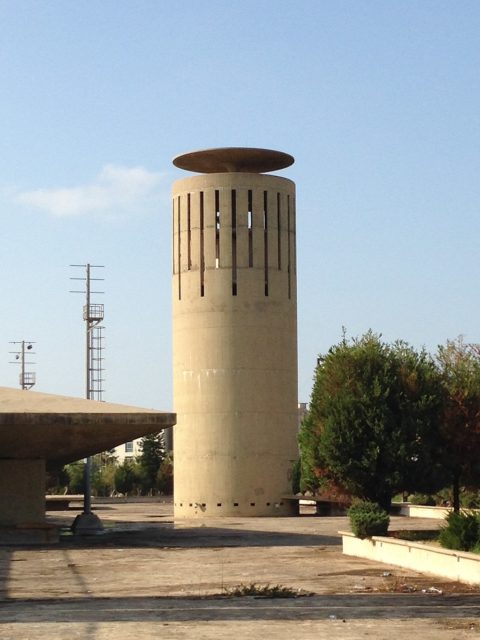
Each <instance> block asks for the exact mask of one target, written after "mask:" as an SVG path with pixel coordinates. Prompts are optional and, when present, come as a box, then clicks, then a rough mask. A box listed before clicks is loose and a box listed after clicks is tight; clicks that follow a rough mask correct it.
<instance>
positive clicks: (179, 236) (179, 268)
mask: <svg viewBox="0 0 480 640" xmlns="http://www.w3.org/2000/svg"><path fill="white" fill-rule="evenodd" d="M177 243H178V246H177V249H178V262H177V264H178V299H179V300H181V299H182V227H181V219H180V196H178V200H177Z"/></svg>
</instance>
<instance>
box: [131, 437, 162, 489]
mask: <svg viewBox="0 0 480 640" xmlns="http://www.w3.org/2000/svg"><path fill="white" fill-rule="evenodd" d="M140 451H141V453H140V455H139V456H138V458H137V461H138V463H139V465H140V467H141V468H142V471H143V474H144V478H145V486H144V490H145V491H149V490H151V489H155V488H156V486H157V476H158V471H159V469H160V465H161V464H162V461H163V459H164V457H165V445H164V438H163V433H162V432H160V433H152V434H150V435H147V436H144V437H143V438H142V439H141V441H140Z"/></svg>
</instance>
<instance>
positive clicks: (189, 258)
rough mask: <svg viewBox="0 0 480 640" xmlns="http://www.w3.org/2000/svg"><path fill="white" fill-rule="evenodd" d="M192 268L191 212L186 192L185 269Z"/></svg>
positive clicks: (188, 195) (188, 196)
mask: <svg viewBox="0 0 480 640" xmlns="http://www.w3.org/2000/svg"><path fill="white" fill-rule="evenodd" d="M191 268H192V214H191V206H190V194H189V193H188V194H187V269H188V270H189V271H190V269H191Z"/></svg>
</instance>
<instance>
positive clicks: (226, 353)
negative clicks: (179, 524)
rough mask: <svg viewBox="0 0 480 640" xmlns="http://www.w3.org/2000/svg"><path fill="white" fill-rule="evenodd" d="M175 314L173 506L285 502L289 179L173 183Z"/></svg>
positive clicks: (293, 334)
mask: <svg viewBox="0 0 480 640" xmlns="http://www.w3.org/2000/svg"><path fill="white" fill-rule="evenodd" d="M249 210H250V211H251V213H249ZM173 324H174V329H173V332H174V333H173V358H174V362H173V369H174V407H175V411H176V412H177V426H176V429H175V437H174V460H175V490H174V493H175V499H174V502H175V515H176V516H186V517H193V516H199V517H201V516H229V515H242V516H248V515H252V516H260V515H281V514H287V513H291V512H292V509H293V506H292V504H289V503H287V502H284V501H283V500H282V496H283V495H285V494H290V493H291V468H292V463H293V461H294V460H295V459H296V458H297V445H296V430H297V329H296V255H295V186H294V184H293V183H292V182H291V181H290V180H286V179H284V178H279V177H276V176H267V175H261V174H250V173H217V174H208V175H201V176H194V177H191V178H186V179H183V180H179V181H177V182H175V184H174V185H173Z"/></svg>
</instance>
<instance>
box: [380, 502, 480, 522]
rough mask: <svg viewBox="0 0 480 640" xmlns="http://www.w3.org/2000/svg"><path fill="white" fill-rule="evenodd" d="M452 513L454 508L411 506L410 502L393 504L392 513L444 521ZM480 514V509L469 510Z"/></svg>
mask: <svg viewBox="0 0 480 640" xmlns="http://www.w3.org/2000/svg"><path fill="white" fill-rule="evenodd" d="M450 511H452V507H427V506H426V505H423V504H411V503H410V502H392V508H391V512H392V514H393V515H396V516H407V517H409V518H432V519H433V520H444V519H445V518H446V516H447V515H448V514H449V513H450ZM468 511H475V512H476V513H480V509H468Z"/></svg>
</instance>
